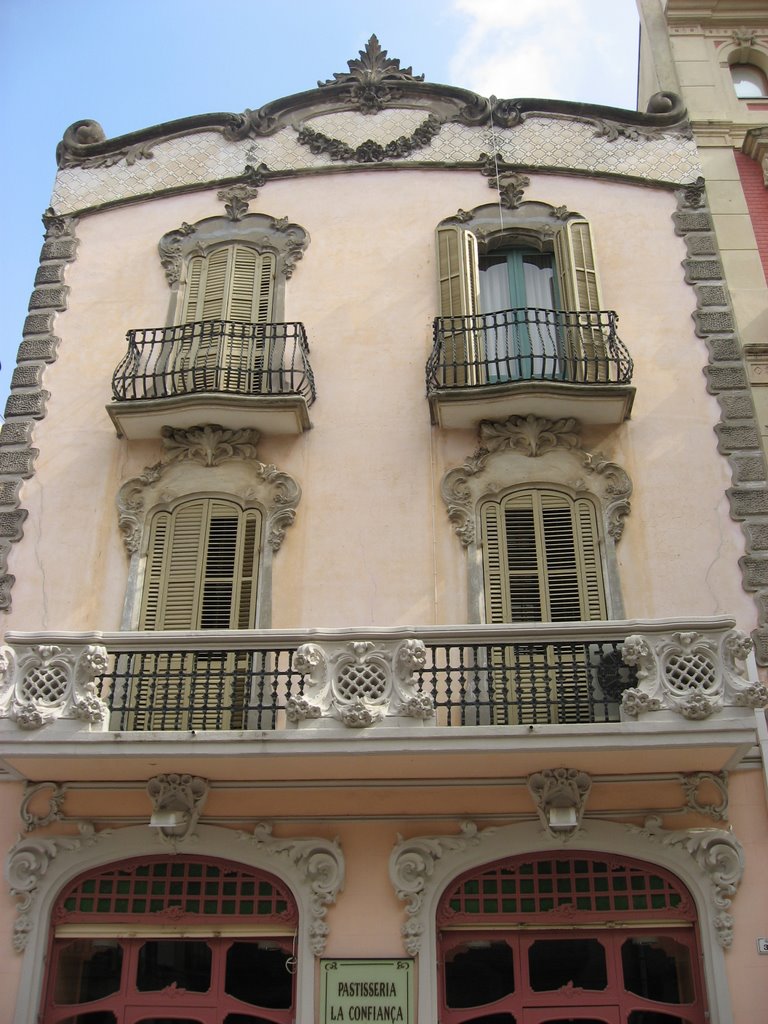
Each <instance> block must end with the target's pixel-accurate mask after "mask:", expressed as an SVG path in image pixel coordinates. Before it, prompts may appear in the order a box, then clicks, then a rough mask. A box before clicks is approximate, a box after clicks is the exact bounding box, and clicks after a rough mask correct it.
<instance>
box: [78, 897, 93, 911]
mask: <svg viewBox="0 0 768 1024" xmlns="http://www.w3.org/2000/svg"><path fill="white" fill-rule="evenodd" d="M80 910H81V911H82V912H83V913H85V914H90V913H91V912H92V910H93V900H88V899H85V900H80Z"/></svg>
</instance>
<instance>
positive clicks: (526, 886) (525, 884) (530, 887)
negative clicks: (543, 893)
mask: <svg viewBox="0 0 768 1024" xmlns="http://www.w3.org/2000/svg"><path fill="white" fill-rule="evenodd" d="M520 892H536V884H535V882H534V881H533V879H532V878H524V879H522V881H521V882H520Z"/></svg>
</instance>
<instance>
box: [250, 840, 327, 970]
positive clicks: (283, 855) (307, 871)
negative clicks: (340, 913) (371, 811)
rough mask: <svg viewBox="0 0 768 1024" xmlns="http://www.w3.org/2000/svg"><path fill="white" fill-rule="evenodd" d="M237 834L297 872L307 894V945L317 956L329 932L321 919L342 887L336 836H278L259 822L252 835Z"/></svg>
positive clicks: (321, 950) (323, 948)
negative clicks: (308, 897) (308, 900)
mask: <svg viewBox="0 0 768 1024" xmlns="http://www.w3.org/2000/svg"><path fill="white" fill-rule="evenodd" d="M237 835H238V839H240V840H242V841H243V842H247V843H250V844H252V845H253V846H254V847H256V848H257V849H258V850H259V851H260V852H261V853H263V854H265V855H266V856H268V857H273V858H275V859H276V860H278V861H282V862H283V863H284V864H287V865H289V866H290V868H291V869H292V870H293V871H295V872H297V873H298V875H299V877H300V879H301V883H302V884H303V885H304V886H305V887H306V888H307V889H308V890H309V894H310V915H311V922H310V925H309V936H310V944H311V946H312V951H313V953H314V954H315V956H321V955H322V954H323V952H324V951H325V944H326V941H327V938H328V932H329V928H328V924H327V923H326V920H325V917H326V913H327V909H328V907H329V906H332V905H333V904H334V903H335V902H336V897H337V896H338V894H339V892H341V890H342V889H343V888H344V870H345V865H344V855H343V853H342V851H341V846H340V845H339V841H338V839H334V840H333V841H332V842H331V841H329V840H327V839H320V838H316V837H311V838H301V839H294V838H287V839H278V838H277V837H275V836H273V835H272V825H270V824H269V823H267V822H263V821H262V822H259V823H258V824H257V825H256V827H255V828H254V830H253V833H252V834H250V835H249V834H248V833H247V832H238V834H237Z"/></svg>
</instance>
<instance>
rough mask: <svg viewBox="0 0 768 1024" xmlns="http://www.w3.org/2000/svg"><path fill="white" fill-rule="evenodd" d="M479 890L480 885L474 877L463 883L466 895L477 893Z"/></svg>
mask: <svg viewBox="0 0 768 1024" xmlns="http://www.w3.org/2000/svg"><path fill="white" fill-rule="evenodd" d="M479 891H480V886H479V884H478V882H477V880H476V879H474V878H470V880H469V881H468V882H466V883H465V885H464V892H465V893H466V894H467V895H468V896H469V895H471V894H473V893H477V892H479Z"/></svg>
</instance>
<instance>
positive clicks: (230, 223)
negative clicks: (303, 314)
mask: <svg viewBox="0 0 768 1024" xmlns="http://www.w3.org/2000/svg"><path fill="white" fill-rule="evenodd" d="M240 198H241V203H240V204H237V203H233V202H230V203H229V204H228V209H229V213H230V215H229V216H227V217H208V218H206V219H205V220H201V221H198V222H197V223H196V224H187V223H184V224H182V225H181V227H179V228H176V229H175V230H174V231H169V232H168V233H167V234H165V235H163V237H162V238H161V239H160V242H159V244H158V249H159V252H160V262H161V263H162V265H163V270H164V271H165V276H166V279H167V281H168V284H169V285H170V287H171V303H170V307H169V310H168V326H171V325H173V324H175V323H176V322H177V320H178V316H179V312H180V309H181V301H182V298H183V291H184V287H185V285H186V268H187V264H188V261H189V258H190V256H193V255H196V254H199V255H202V256H205V255H207V254H208V253H209V252H210V251H211V250H212V249H215V248H217V247H220V246H222V245H227V244H230V243H234V242H240V243H242V244H244V245H249V246H252V247H253V248H254V249H257V250H258V251H259V252H263V251H265V250H268V251H270V252H273V253H274V254H275V257H276V264H277V265H276V273H275V291H274V299H273V311H274V313H273V319H274V320H275V321H281V320H283V319H285V282H286V280H287V279H288V278H289V277H291V276H292V274H293V271H294V269H295V267H296V264H297V263H298V261H299V260H300V259H301V258H302V256H303V255H304V251H305V250H306V248H307V246H308V245H309V235H308V234H307V232H306V231H305V230H304V228H302V227H300V226H299V225H298V224H293V223H291V221H289V220H288V218H287V217H281V218H276V217H270V216H268V215H266V214H263V213H249V214H243V212H242V203H243V202H247V200H246V199H244V198H243V197H240ZM246 208H247V207H246Z"/></svg>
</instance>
